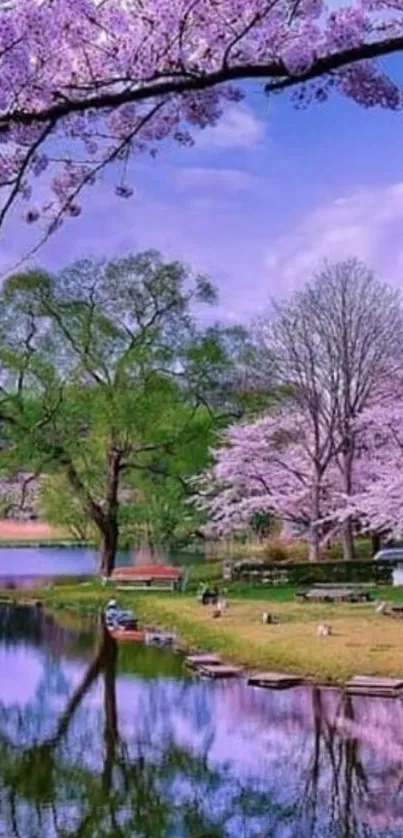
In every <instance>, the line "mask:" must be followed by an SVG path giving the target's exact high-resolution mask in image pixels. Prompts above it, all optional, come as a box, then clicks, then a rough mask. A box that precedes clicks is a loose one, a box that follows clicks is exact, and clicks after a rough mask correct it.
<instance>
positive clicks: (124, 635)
mask: <svg viewBox="0 0 403 838" xmlns="http://www.w3.org/2000/svg"><path fill="white" fill-rule="evenodd" d="M108 631H109V634H110V635H111V637H113V639H114V640H118V641H124V642H127V641H129V642H132V643H133V642H136V643H144V641H145V639H146V632H145V631H143V630H142V629H127V628H119V627H110V628H109V627H108Z"/></svg>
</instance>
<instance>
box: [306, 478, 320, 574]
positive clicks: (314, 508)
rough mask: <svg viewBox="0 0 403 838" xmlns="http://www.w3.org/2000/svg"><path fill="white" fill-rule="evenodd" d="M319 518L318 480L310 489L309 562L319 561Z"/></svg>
mask: <svg viewBox="0 0 403 838" xmlns="http://www.w3.org/2000/svg"><path fill="white" fill-rule="evenodd" d="M319 516H320V508H319V478H318V479H317V482H316V485H315V486H314V487H313V489H312V498H311V523H310V527H309V537H308V559H309V561H310V562H318V561H319V559H320V538H319V530H318V525H317V521H318V518H319Z"/></svg>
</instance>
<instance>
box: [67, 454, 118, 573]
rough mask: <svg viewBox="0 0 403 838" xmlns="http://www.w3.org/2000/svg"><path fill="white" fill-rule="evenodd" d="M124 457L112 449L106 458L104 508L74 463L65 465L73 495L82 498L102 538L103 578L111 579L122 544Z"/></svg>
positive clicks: (101, 565)
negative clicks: (120, 518)
mask: <svg viewBox="0 0 403 838" xmlns="http://www.w3.org/2000/svg"><path fill="white" fill-rule="evenodd" d="M120 462H121V454H120V452H119V451H116V450H115V449H114V448H110V449H109V451H108V455H107V474H106V486H105V500H104V502H103V503H102V504H101V503H99V501H97V500H95V499H94V497H93V496H92V494H91V492H90V491H89V489H88V488H87V487H86V486H85V484H84V482H83V480H82V478H81V476H80V474H79V472H78V471H77V469H76V467H75V465H74V464H73V462H72V461H71V460H68V461H67V462H66V476H67V478H68V480H69V482H70V485H71V486H72V487H73V489H74V491H75V492H77V493H78V495H79V496H80V497H81V498H82V500H83V503H84V504H85V508H86V511H87V514H88V517H89V518H90V520H91V521H93V523H94V524H95V525H96V527H97V528H98V530H99V532H100V535H101V559H100V568H99V570H100V574H101V576H104V577H107V576H110V575H111V573H112V571H113V569H114V567H115V558H116V551H117V547H118V540H119V525H118V489H119V474H120Z"/></svg>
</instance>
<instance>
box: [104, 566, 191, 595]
mask: <svg viewBox="0 0 403 838" xmlns="http://www.w3.org/2000/svg"><path fill="white" fill-rule="evenodd" d="M103 581H104V584H107V583H110V582H113V583H114V584H116V586H117V587H118V588H119V587H122V588H123V586H124V587H125V588H126V589H127V588H129V589H130V590H139V589H150V588H152V589H153V590H166V589H167V588H168V590H172V591H174V590H177V589H178V588H179V587H180V586H181V585H182V587H183V585H184V582H185V577H184V573H183V571H182V569H181V568H178V567H173V566H170V565H139V566H138V567H135V566H131V567H117V568H116V569H115V570H114V571H113V572H112V573H111V575H110V576H109V577H108V578H106V579H104V580H103Z"/></svg>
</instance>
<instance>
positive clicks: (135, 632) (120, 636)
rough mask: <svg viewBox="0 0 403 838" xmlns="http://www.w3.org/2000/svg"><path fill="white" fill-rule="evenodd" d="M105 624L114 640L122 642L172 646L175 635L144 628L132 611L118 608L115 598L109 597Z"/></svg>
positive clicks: (105, 612)
mask: <svg viewBox="0 0 403 838" xmlns="http://www.w3.org/2000/svg"><path fill="white" fill-rule="evenodd" d="M104 620H105V626H106V628H107V630H108V632H109V634H110V635H111V637H113V639H114V640H117V641H123V642H130V641H131V642H137V643H145V644H146V645H147V646H160V647H164V646H165V647H166V646H173V644H174V643H175V639H176V638H175V635H173V634H168V633H167V632H163V631H158V630H150V629H148V630H147V629H145V628H143V627H142V626H140V625H139V621H138V619H137V617H136V615H135V614H134V612H133V611H124V610H123V609H121V608H119V606H118V604H117V602H116V600H114V599H111V600H110V601H109V602H108V604H107V606H106V608H105V611H104Z"/></svg>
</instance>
